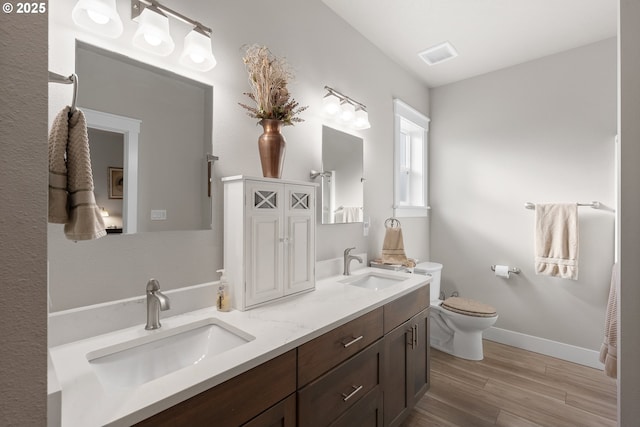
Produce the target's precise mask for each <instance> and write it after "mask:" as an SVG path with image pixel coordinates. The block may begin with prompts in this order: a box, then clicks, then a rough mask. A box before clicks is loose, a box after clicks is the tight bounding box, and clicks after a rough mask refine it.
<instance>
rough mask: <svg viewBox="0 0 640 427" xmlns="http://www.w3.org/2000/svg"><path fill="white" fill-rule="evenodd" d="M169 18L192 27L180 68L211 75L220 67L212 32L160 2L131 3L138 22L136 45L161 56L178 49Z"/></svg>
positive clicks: (135, 1) (136, 1) (144, 0)
mask: <svg viewBox="0 0 640 427" xmlns="http://www.w3.org/2000/svg"><path fill="white" fill-rule="evenodd" d="M169 17H172V18H174V19H177V20H178V21H181V22H184V23H186V24H189V25H190V26H192V27H193V30H191V31H190V32H189V34H187V35H186V37H185V38H184V47H183V50H182V53H181V54H180V64H182V65H185V66H187V67H190V68H192V69H194V70H197V71H208V70H210V69H212V68H213V67H215V66H216V58H215V57H214V56H213V52H212V49H211V33H212V30H211V28H208V27H206V26H204V25H203V24H201V23H200V22H198V21H195V20H193V19H191V18H189V17H187V16H185V15H183V14H181V13H179V12H176V11H175V10H173V9H170V8H168V7H166V6H163V5H162V4H160V3H159V2H157V1H156V0H131V19H133V20H137V21H138V30H137V31H136V33H135V35H134V36H133V44H134V45H135V46H137V47H139V48H141V49H143V50H146V51H148V52H151V53H155V54H157V55H161V56H166V55H169V54H170V53H171V52H172V51H173V48H174V46H175V44H174V43H173V39H172V38H171V34H170V32H169Z"/></svg>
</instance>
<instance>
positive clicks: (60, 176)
mask: <svg viewBox="0 0 640 427" xmlns="http://www.w3.org/2000/svg"><path fill="white" fill-rule="evenodd" d="M70 111H71V107H65V108H64V109H63V110H62V111H60V113H58V115H57V116H56V118H55V119H54V121H53V125H52V126H51V131H50V132H49V222H52V223H57V224H64V233H65V236H66V237H67V238H68V239H69V240H92V239H98V238H100V237H102V236H106V234H107V232H106V230H105V227H104V221H103V219H102V215H100V210H99V208H98V206H97V205H96V201H95V195H94V194H93V174H92V172H91V156H90V152H89V136H88V134H87V121H86V119H85V117H84V114H83V113H82V111H80V110H77V109H76V111H74V112H73V113H71V115H69V112H70Z"/></svg>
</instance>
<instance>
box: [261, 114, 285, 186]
mask: <svg viewBox="0 0 640 427" xmlns="http://www.w3.org/2000/svg"><path fill="white" fill-rule="evenodd" d="M260 124H261V125H262V127H263V129H264V133H263V134H262V135H260V136H259V137H258V150H259V151H260V162H261V163H262V176H264V177H266V178H280V177H281V176H282V164H283V163H284V151H285V146H286V141H285V139H284V136H283V135H282V133H281V132H280V131H281V129H282V125H283V124H284V122H283V121H282V120H274V119H262V120H261V121H260Z"/></svg>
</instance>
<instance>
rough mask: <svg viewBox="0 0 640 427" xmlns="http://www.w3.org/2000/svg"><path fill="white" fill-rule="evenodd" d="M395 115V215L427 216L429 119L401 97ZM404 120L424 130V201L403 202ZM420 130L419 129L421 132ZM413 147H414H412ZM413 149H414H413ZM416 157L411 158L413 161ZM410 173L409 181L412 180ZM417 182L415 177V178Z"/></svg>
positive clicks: (394, 108)
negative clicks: (418, 202) (419, 202)
mask: <svg viewBox="0 0 640 427" xmlns="http://www.w3.org/2000/svg"><path fill="white" fill-rule="evenodd" d="M393 116H394V142H393V145H394V160H393V178H394V185H393V215H394V216H395V217H400V218H402V217H405V218H408V217H426V216H428V213H429V209H430V207H429V163H428V161H429V155H428V153H429V139H428V135H429V122H430V121H431V119H429V118H428V117H427V116H425V115H424V114H422V113H420V112H419V111H417V110H416V109H414V108H412V107H411V106H409V105H408V104H406V103H405V102H403V101H402V100H400V99H394V100H393ZM403 120H405V121H408V122H410V123H411V124H412V125H415V126H416V127H418V128H420V129H421V131H422V141H421V144H422V159H421V160H422V182H421V183H420V184H421V185H422V193H423V194H422V203H421V204H417V203H411V202H410V203H402V202H401V194H400V181H401V175H400V174H401V173H403V168H402V164H403V161H402V160H403V159H402V147H401V145H402V143H403V126H402V122H403ZM419 131H420V130H418V132H419ZM412 149H413V147H412ZM412 151H413V150H412ZM414 160H415V159H413V158H412V159H411V161H412V163H413V162H414ZM411 175H413V174H410V175H409V178H408V180H409V182H411ZM414 182H415V178H414Z"/></svg>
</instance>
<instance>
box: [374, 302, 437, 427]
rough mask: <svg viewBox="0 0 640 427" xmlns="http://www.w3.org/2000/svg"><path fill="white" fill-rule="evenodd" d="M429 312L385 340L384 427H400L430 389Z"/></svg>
mask: <svg viewBox="0 0 640 427" xmlns="http://www.w3.org/2000/svg"><path fill="white" fill-rule="evenodd" d="M428 331H429V309H426V310H423V311H422V312H420V313H418V314H417V315H415V316H414V317H412V318H411V319H409V320H407V321H406V322H404V323H402V324H401V325H400V326H398V327H396V328H395V329H394V330H392V331H391V332H389V333H388V334H387V335H385V337H384V370H383V372H384V373H383V383H384V426H385V427H396V426H399V425H400V424H401V423H402V421H404V419H405V418H406V417H407V415H409V412H410V411H411V409H412V408H413V407H414V405H415V404H416V403H417V402H418V400H420V398H421V397H422V396H423V395H424V394H425V393H426V392H427V390H428V388H429V341H428V339H429V334H428Z"/></svg>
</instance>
